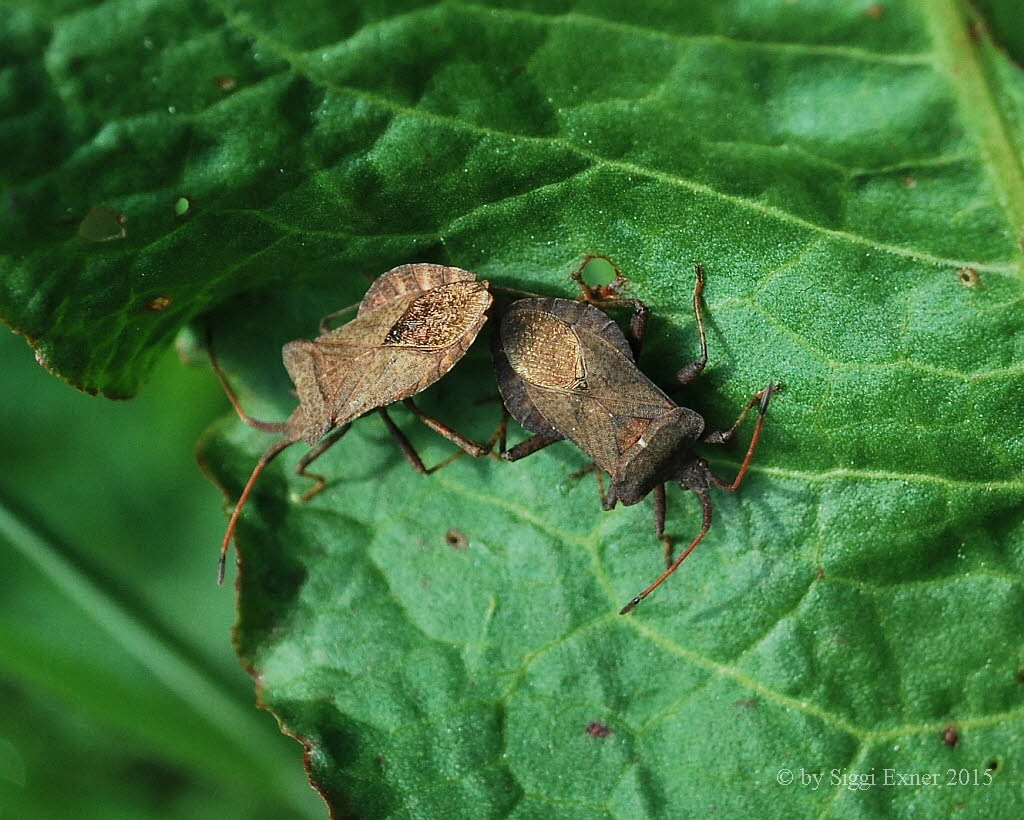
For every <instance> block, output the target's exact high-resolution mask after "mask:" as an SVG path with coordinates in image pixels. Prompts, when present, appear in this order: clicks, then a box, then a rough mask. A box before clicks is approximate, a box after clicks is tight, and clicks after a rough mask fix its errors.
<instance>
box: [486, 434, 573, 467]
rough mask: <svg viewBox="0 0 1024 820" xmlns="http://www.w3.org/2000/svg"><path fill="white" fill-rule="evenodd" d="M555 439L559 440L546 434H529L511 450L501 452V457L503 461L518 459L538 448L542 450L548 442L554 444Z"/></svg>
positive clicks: (530, 454) (529, 454)
mask: <svg viewBox="0 0 1024 820" xmlns="http://www.w3.org/2000/svg"><path fill="white" fill-rule="evenodd" d="M556 441H561V439H560V438H549V437H548V436H542V435H540V433H538V434H537V435H535V436H530V437H529V438H528V439H524V440H523V441H520V442H519V443H518V444H517V445H516V446H515V447H513V448H512V449H511V450H508V451H506V452H504V453H502V455H501V457H502V458H503V459H505V461H519V459H521V458H526V457H527V456H532V455H533V454H534V453H536V452H537V451H538V450H543V449H544V448H545V447H547V446H548V445H550V444H554V443H555V442H556Z"/></svg>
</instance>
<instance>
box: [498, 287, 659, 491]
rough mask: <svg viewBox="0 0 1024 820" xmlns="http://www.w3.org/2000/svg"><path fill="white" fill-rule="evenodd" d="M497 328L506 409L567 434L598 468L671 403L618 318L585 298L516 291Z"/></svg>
mask: <svg viewBox="0 0 1024 820" xmlns="http://www.w3.org/2000/svg"><path fill="white" fill-rule="evenodd" d="M498 335H499V336H500V344H496V351H495V365H496V368H497V370H498V380H499V387H500V389H501V392H502V397H503V398H504V399H505V403H506V406H507V407H508V410H509V412H510V413H511V414H512V415H513V417H515V418H516V420H517V421H519V423H520V424H522V425H523V426H524V427H526V428H527V429H528V430H531V431H533V432H536V433H541V434H542V435H549V436H553V437H559V438H561V437H565V438H569V439H571V440H572V441H573V442H574V443H575V444H576V445H577V446H579V447H580V449H582V450H584V451H585V452H586V453H587V454H588V455H590V456H591V458H593V459H594V461H595V463H596V464H597V465H598V466H599V467H600V468H601V469H603V470H606V471H609V472H611V471H612V470H613V468H614V467H615V465H616V463H617V460H618V459H619V457H620V456H621V454H622V453H624V452H625V451H626V450H628V449H629V448H630V447H632V446H634V445H635V444H636V442H637V441H638V440H639V438H640V437H641V436H642V435H643V433H644V431H645V430H646V429H647V427H648V426H649V424H650V423H651V420H653V419H655V418H658V417H659V416H660V415H662V414H663V413H665V411H666V410H668V409H671V408H672V407H674V404H673V402H672V401H671V399H669V398H668V396H666V395H665V394H664V393H663V392H662V391H661V390H659V389H658V387H657V386H656V385H655V384H654V383H653V382H651V381H650V379H648V378H647V377H646V376H644V375H643V373H641V372H640V370H639V369H638V368H637V367H636V364H635V363H634V361H633V357H632V351H631V350H630V348H629V344H628V342H627V341H626V339H625V336H624V335H623V334H622V331H621V330H619V328H618V326H617V325H615V323H614V322H613V321H612V320H611V319H609V318H608V317H607V316H606V315H605V314H604V313H602V312H601V311H599V310H597V309H596V308H594V307H593V306H591V305H585V304H580V303H578V302H570V301H569V300H565V299H524V300H521V301H520V302H516V303H515V304H514V305H513V306H512V307H511V308H510V309H509V310H508V312H507V313H506V315H505V317H504V318H503V320H502V325H501V330H500V333H499V334H498Z"/></svg>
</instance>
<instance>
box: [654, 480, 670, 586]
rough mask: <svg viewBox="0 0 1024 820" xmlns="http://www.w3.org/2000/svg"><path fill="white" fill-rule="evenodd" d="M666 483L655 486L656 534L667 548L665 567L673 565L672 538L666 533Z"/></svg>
mask: <svg viewBox="0 0 1024 820" xmlns="http://www.w3.org/2000/svg"><path fill="white" fill-rule="evenodd" d="M665 510H666V501H665V485H664V484H659V485H658V486H657V487H655V488H654V534H655V535H656V536H658V540H659V541H661V545H662V546H663V547H664V548H665V567H666V569H667V568H668V567H670V566H672V539H671V538H669V537H668V536H667V535H665Z"/></svg>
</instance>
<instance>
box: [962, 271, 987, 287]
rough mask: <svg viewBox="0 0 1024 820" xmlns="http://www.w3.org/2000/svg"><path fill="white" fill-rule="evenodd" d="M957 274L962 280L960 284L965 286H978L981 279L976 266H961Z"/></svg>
mask: <svg viewBox="0 0 1024 820" xmlns="http://www.w3.org/2000/svg"><path fill="white" fill-rule="evenodd" d="M956 275H957V278H958V279H959V280H960V284H961V285H963V286H964V287H965V288H976V287H978V284H979V282H980V281H981V279H980V278H979V276H978V272H977V271H976V270H975V269H974V268H960V269H959V270H957V272H956Z"/></svg>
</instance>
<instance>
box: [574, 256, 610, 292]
mask: <svg viewBox="0 0 1024 820" xmlns="http://www.w3.org/2000/svg"><path fill="white" fill-rule="evenodd" d="M580 276H582V277H583V281H584V282H586V283H587V284H588V285H590V287H592V288H594V287H600V286H602V285H610V284H611V283H612V282H614V281H615V280H616V278H617V277H618V276H619V270H618V268H616V267H615V264H614V263H613V262H612V260H611V259H609V258H608V257H607V256H591V257H590V258H589V259H587V260H586V261H585V262H584V263H583V267H582V268H580Z"/></svg>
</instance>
